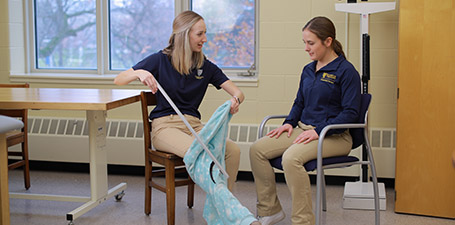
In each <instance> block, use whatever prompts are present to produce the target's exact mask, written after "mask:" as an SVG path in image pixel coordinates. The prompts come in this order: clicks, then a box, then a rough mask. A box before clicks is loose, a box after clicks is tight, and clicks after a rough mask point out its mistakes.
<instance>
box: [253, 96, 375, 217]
mask: <svg viewBox="0 0 455 225" xmlns="http://www.w3.org/2000/svg"><path fill="white" fill-rule="evenodd" d="M370 102H371V95H370V94H362V97H361V108H360V117H359V121H358V123H349V124H333V125H328V126H326V127H324V128H323V129H322V131H321V133H320V134H319V140H318V141H319V143H318V152H317V158H316V159H314V160H311V161H309V162H307V163H305V164H304V165H303V166H304V167H305V169H306V170H307V171H313V170H316V171H317V174H316V186H317V195H316V210H315V211H316V224H317V225H320V224H322V221H321V216H322V210H324V211H327V204H326V193H325V176H324V170H325V169H333V168H343V167H348V166H352V165H370V168H371V174H372V181H373V193H374V210H375V224H376V225H379V224H380V222H379V210H380V208H379V187H378V181H377V176H376V168H375V164H374V159H373V154H372V151H371V146H370V143H369V139H368V108H369V105H370ZM286 117H287V115H271V116H266V117H265V118H264V119H263V120H262V122H261V124H260V126H259V134H258V136H259V138H261V137H262V136H263V134H264V130H265V126H266V123H267V122H268V121H269V120H271V119H283V118H286ZM331 129H349V132H350V133H351V136H352V137H353V140H352V142H353V143H352V149H355V148H357V147H359V146H360V145H362V144H363V145H365V147H366V150H367V154H368V160H365V161H360V160H359V159H358V158H357V157H355V156H339V157H328V158H322V146H323V144H324V138H325V137H326V134H327V132H328V131H329V130H331ZM359 136H361V138H357V137H359ZM281 161H282V157H281V156H280V157H277V158H274V159H271V160H270V164H271V165H272V167H274V168H277V169H280V170H283V166H282V165H281ZM321 204H322V207H321Z"/></svg>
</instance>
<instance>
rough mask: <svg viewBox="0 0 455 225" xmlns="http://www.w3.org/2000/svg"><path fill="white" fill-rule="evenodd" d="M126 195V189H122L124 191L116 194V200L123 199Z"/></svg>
mask: <svg viewBox="0 0 455 225" xmlns="http://www.w3.org/2000/svg"><path fill="white" fill-rule="evenodd" d="M124 195H125V191H122V192H120V193H118V194H116V195H115V200H116V201H117V202H119V201H121V200H122V198H123V196H124Z"/></svg>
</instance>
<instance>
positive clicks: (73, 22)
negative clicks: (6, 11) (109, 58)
mask: <svg viewBox="0 0 455 225" xmlns="http://www.w3.org/2000/svg"><path fill="white" fill-rule="evenodd" d="M35 15H36V17H35V26H36V27H35V35H36V40H35V41H36V43H35V44H36V45H35V46H36V53H37V57H36V66H37V68H40V69H96V68H97V60H96V59H97V55H96V50H97V46H96V1H95V0H79V1H74V0H36V1H35Z"/></svg>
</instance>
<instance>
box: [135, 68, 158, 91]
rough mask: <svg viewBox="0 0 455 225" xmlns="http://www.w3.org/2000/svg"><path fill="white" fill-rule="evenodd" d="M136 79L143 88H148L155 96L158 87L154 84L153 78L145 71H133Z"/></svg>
mask: <svg viewBox="0 0 455 225" xmlns="http://www.w3.org/2000/svg"><path fill="white" fill-rule="evenodd" d="M135 72H136V76H137V79H139V81H141V83H143V84H144V85H145V86H147V87H149V88H150V90H152V93H153V94H155V93H156V92H157V91H158V85H157V83H156V80H155V77H154V76H153V75H152V74H151V73H150V72H149V71H147V70H135Z"/></svg>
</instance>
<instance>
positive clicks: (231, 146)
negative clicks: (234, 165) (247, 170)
mask: <svg viewBox="0 0 455 225" xmlns="http://www.w3.org/2000/svg"><path fill="white" fill-rule="evenodd" d="M228 158H230V159H235V160H238V161H240V147H239V146H238V145H237V144H236V143H235V142H233V141H231V140H227V141H226V159H228Z"/></svg>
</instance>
